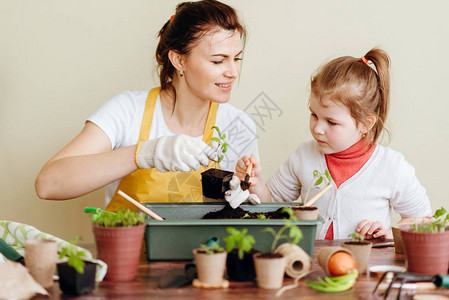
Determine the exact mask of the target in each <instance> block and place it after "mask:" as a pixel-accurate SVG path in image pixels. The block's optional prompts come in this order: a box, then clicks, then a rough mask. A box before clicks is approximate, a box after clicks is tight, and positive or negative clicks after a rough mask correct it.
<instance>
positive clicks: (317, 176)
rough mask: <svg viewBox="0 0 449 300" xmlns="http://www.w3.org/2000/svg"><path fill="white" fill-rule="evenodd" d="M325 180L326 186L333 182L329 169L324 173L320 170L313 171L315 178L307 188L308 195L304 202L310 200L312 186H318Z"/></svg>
mask: <svg viewBox="0 0 449 300" xmlns="http://www.w3.org/2000/svg"><path fill="white" fill-rule="evenodd" d="M323 181H324V182H325V183H326V186H327V185H329V184H330V183H331V182H332V178H331V175H330V174H329V171H328V170H327V169H326V170H324V174H322V173H320V172H319V171H318V170H314V171H313V178H312V181H311V182H310V184H309V188H308V189H307V193H306V196H305V197H304V201H303V203H305V202H306V201H307V200H308V197H309V192H310V189H311V188H312V186H313V187H314V188H318V186H319V185H320V184H321V183H323Z"/></svg>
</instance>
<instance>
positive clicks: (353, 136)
mask: <svg viewBox="0 0 449 300" xmlns="http://www.w3.org/2000/svg"><path fill="white" fill-rule="evenodd" d="M309 109H310V112H311V114H310V133H311V134H312V136H313V137H314V139H315V140H316V141H317V143H318V149H319V151H320V152H321V153H323V154H332V153H338V152H341V151H343V150H346V149H348V148H349V147H351V146H352V145H354V144H355V143H357V142H358V141H359V140H360V139H361V138H362V135H363V133H362V132H363V131H364V126H363V125H357V124H356V122H355V121H354V119H353V118H352V116H351V113H350V111H349V109H348V108H347V107H345V106H343V105H342V104H340V103H337V102H335V101H332V100H331V99H330V98H329V97H326V98H324V99H322V101H320V100H319V99H318V97H316V95H314V94H313V93H312V94H311V95H310V105H309Z"/></svg>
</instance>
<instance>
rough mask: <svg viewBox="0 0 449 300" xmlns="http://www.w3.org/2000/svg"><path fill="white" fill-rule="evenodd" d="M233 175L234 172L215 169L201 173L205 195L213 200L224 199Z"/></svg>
mask: <svg viewBox="0 0 449 300" xmlns="http://www.w3.org/2000/svg"><path fill="white" fill-rule="evenodd" d="M233 175H234V173H233V172H229V171H225V170H220V169H214V168H212V169H209V170H206V171H204V172H203V173H201V184H202V187H203V195H204V196H205V197H207V198H212V199H224V193H225V192H226V191H227V190H229V181H231V179H232V176H233Z"/></svg>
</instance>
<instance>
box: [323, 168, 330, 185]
mask: <svg viewBox="0 0 449 300" xmlns="http://www.w3.org/2000/svg"><path fill="white" fill-rule="evenodd" d="M324 175H326V178H327V180H328V182H329V183H331V182H332V177H331V174H329V171H328V170H327V169H326V170H324Z"/></svg>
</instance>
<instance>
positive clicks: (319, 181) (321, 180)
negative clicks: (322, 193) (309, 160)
mask: <svg viewBox="0 0 449 300" xmlns="http://www.w3.org/2000/svg"><path fill="white" fill-rule="evenodd" d="M321 182H323V177H322V176H321V177H320V178H318V180H317V181H316V182H315V185H320V184H321Z"/></svg>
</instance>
